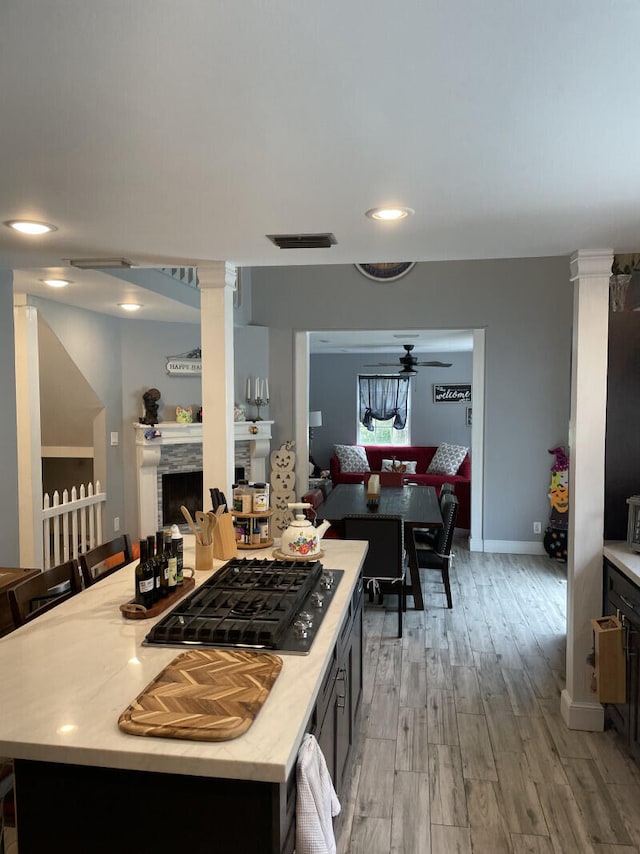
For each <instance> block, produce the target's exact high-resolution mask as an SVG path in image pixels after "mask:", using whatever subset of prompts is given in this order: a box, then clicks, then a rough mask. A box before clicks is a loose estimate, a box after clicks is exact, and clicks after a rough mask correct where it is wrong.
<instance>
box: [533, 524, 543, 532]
mask: <svg viewBox="0 0 640 854" xmlns="http://www.w3.org/2000/svg"><path fill="white" fill-rule="evenodd" d="M533 533H534V534H541V533H542V522H534V523H533Z"/></svg>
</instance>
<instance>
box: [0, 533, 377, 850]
mask: <svg viewBox="0 0 640 854" xmlns="http://www.w3.org/2000/svg"><path fill="white" fill-rule="evenodd" d="M322 546H323V549H324V551H325V555H324V557H323V558H322V563H323V566H324V567H325V568H327V569H342V570H344V576H343V577H342V580H341V582H340V584H339V585H338V588H337V590H336V592H335V595H334V598H333V601H332V602H331V604H330V606H329V609H328V611H327V614H326V616H325V618H324V620H323V622H322V625H321V626H320V629H319V631H318V635H317V636H316V638H315V640H314V643H313V645H312V648H311V651H310V653H309V654H308V655H306V656H298V655H287V654H281V657H282V659H283V667H282V671H281V673H280V675H279V677H278V679H277V680H276V682H275V684H274V686H273V688H272V689H271V692H270V694H269V696H268V697H267V700H266V702H265V704H264V706H263V708H262V709H261V710H260V712H259V714H258V716H257V717H256V720H255V721H254V723H253V725H252V726H251V727H250V728H249V730H248V731H247V732H246V733H244V734H243V735H242V736H240V737H239V738H237V739H233V740H230V741H224V742H202V741H197V742H196V741H188V740H183V739H170V738H157V737H142V736H133V735H128V734H125V733H123V732H121V731H120V729H119V728H118V724H117V721H118V717H119V715H120V713H121V712H122V711H123V710H124V709H125V708H126V707H127V706H128V705H129V703H130V702H131V701H132V700H134V699H135V697H136V696H137V695H138V694H139V693H140V692H141V691H142V690H143V689H144V688H145V686H146V685H147V684H148V683H149V682H151V681H152V679H153V678H154V677H155V676H156V675H157V674H158V673H159V672H160V671H161V670H162V669H163V668H164V667H165V666H166V665H167V664H168V663H169V662H170V661H171V660H172V659H173V658H175V656H176V655H178V654H179V653H180V651H181V650H179V649H173V648H167V647H146V646H142V641H143V639H144V637H145V635H146V634H147V632H148V631H149V628H150V626H151V625H152V624H153V622H154V621H153V620H129V619H126V618H124V617H123V616H122V614H121V613H120V610H119V606H120V604H121V603H123V602H126V601H128V600H129V599H131V597H132V595H133V589H134V580H133V579H134V565H131V566H129V567H125V568H124V569H122V570H120V571H119V572H117V573H115V574H114V575H112V576H110V577H108V578H106V579H105V580H103V581H100V582H98V583H97V584H95V585H94V586H92V587H90V588H88V589H87V590H85V591H83V592H82V593H80V594H78V595H77V596H75V597H73V598H72V599H70V600H69V601H67V602H65V603H63V604H62V605H59V606H58V607H57V608H55V609H54V610H52V611H51V612H49V613H48V614H45V615H43V616H42V617H40V618H38V619H37V620H35V621H34V622H33V623H31V624H29V625H27V626H24V627H22V628H21V629H18V630H17V631H15V632H13V633H12V634H10V635H7V636H6V637H4V638H2V639H0V680H1V684H2V704H1V708H0V753H1V754H3V755H5V756H11V757H14V759H15V760H16V763H15V765H16V778H17V802H18V839H19V845H20V852H21V854H29V852H39V851H52V850H64V851H65V852H73V851H78V852H80V851H83V852H86V851H92V852H98V851H105V852H107V851H109V852H116V851H129V850H130V851H134V850H135V851H136V852H137V854H139V852H142V851H147V850H148V851H152V850H153V851H154V852H162V851H165V850H166V851H173V850H178V849H176V845H179V846H180V847H181V850H188V851H190V852H195V851H225V850H229V851H232V850H233V851H238V852H240V851H242V852H243V854H244V852H249V851H253V850H255V851H260V852H269V851H282V850H289V845H290V839H289V837H290V835H291V834H290V821H288V819H287V816H288V817H289V819H290V818H291V809H292V808H291V804H292V801H293V802H295V791H293V792H292V786H293V790H295V760H296V756H297V751H298V748H299V745H300V742H301V739H302V736H303V734H304V732H305V731H306V730H308V729H314V728H315V725H316V724H317V725H318V726H319V725H320V723H321V722H320V721H315V720H314V715H315V713H316V709H317V706H318V701H319V695H321V694H322V692H323V691H325V690H326V685H325V682H326V679H327V676H328V675H329V674H330V673H331V669H332V667H333V666H334V664H335V661H334V660H335V658H336V655H337V649H338V648H339V646H340V642H341V636H342V634H343V633H344V632H345V626H346V625H347V621H348V620H349V619H353V616H354V614H353V612H354V603H355V605H356V607H357V602H358V601H361V583H359V577H360V567H361V563H362V559H363V557H364V553H365V548H366V547H365V545H364V544H362V543H358V542H349V541H344V540H330V541H327V542H323V544H322ZM254 554H255V556H256V557H266V556H270V555H271V550H264V551H260V550H257V551H256V552H250V551H249V552H244V553H243V554H242V557H250V556H252V555H254ZM189 565H191V566H193V538H192V537H185V566H189ZM222 565H223V562H222V561H218V562H215V568H214V571H215V569H217V568H219V567H220V566H222ZM210 574H211V573H209V572H198V573H196V584H200V583H201V582H202V581H204V580H205V579H206V578H208V577H209V575H210ZM358 596H359V600H358ZM157 619H159V618H157ZM358 631H359V632H360V638H359V641H358V645H357V646H356V653H357V654H358V655H359V656H360V657H361V620H360V623H359V627H358ZM354 634H355V631H354ZM359 676H360V679H361V674H360V673H359ZM357 700H358V702H359V697H358V698H357ZM350 737H351V738H354V737H355V733H353V732H351V733H350ZM292 795H293V797H292ZM239 816H240V817H242V816H244V820H242V819H241V820H240V821H238V817H239ZM130 827H132V828H133V832H134V836H132V835H131V831H130V830H129V828H130ZM260 828H262V829H260ZM89 834H90V835H89ZM287 834H288V836H287ZM267 836H268V837H269V838H266V837H267ZM285 837H286V838H285ZM232 839H233V840H234V843H233V844H234V846H235V847H230V842H229V840H232ZM256 839H258V840H259V843H256ZM47 841H48V846H49V847H46V843H47ZM58 846H62V847H58Z"/></svg>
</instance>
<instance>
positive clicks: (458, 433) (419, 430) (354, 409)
mask: <svg viewBox="0 0 640 854" xmlns="http://www.w3.org/2000/svg"><path fill="white" fill-rule="evenodd" d="M402 352H403V351H402V348H401V347H398V350H397V351H395V352H393V353H386V354H385V353H376V354H375V355H374V356H373V357H372V356H370V355H369V356H364V355H349V354H326V355H324V354H323V355H315V356H311V358H310V364H309V370H310V382H309V409H319V410H320V411H321V412H322V427H317V428H316V429H315V430H314V433H313V458H314V459H315V461H316V463H317V464H318V465H319V466H320V467H321V468H323V469H327V468H329V457H330V456H331V454H332V453H333V446H334V445H335V444H336V443H340V444H345V445H351V444H353V443H354V442H355V440H356V429H357V418H358V399H357V395H356V388H357V378H358V374H372V373H375V371H376V369H375V368H371V367H367V365H370V364H371V363H375V362H393V361H394V360H395V361H397V360H398V358H399V355H400V354H401V353H402ZM425 359H429V360H438V361H441V362H451V363H452V364H451V367H450V368H419V369H418V373H417V374H416V375H415V376H414V377H413V378H412V379H411V381H410V382H411V416H410V419H409V429H410V437H411V444H412V445H438V444H440V442H449V443H450V444H453V445H466V446H467V447H469V446H470V444H471V428H470V427H467V423H466V409H467V408H466V406H465V405H464V404H461V403H434V402H433V393H432V384H433V383H471V371H472V355H471V353H429V354H428V356H425ZM388 370H390V371H391V373H393V369H388ZM384 371H385V369H384V368H381V373H384Z"/></svg>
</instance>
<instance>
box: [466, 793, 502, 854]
mask: <svg viewBox="0 0 640 854" xmlns="http://www.w3.org/2000/svg"><path fill="white" fill-rule="evenodd" d="M496 789H497V786H496V785H495V784H494V783H490V782H488V781H486V780H465V791H466V793H467V809H468V811H469V826H470V828H471V845H472V850H473V854H510V852H511V839H510V834H509V829H508V827H507V823H506V821H505V817H504V808H503V806H502V804H501V803H500V800H499V797H498V794H497V792H496Z"/></svg>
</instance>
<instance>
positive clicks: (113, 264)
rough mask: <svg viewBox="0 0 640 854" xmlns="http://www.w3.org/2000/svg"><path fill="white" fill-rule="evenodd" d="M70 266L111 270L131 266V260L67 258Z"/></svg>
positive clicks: (81, 268)
mask: <svg viewBox="0 0 640 854" xmlns="http://www.w3.org/2000/svg"><path fill="white" fill-rule="evenodd" d="M67 260H68V261H69V263H70V264H71V266H72V267H79V268H80V270H113V269H125V270H128V269H129V268H130V267H133V264H132V263H131V261H127V259H126V258H68V259H67Z"/></svg>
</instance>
